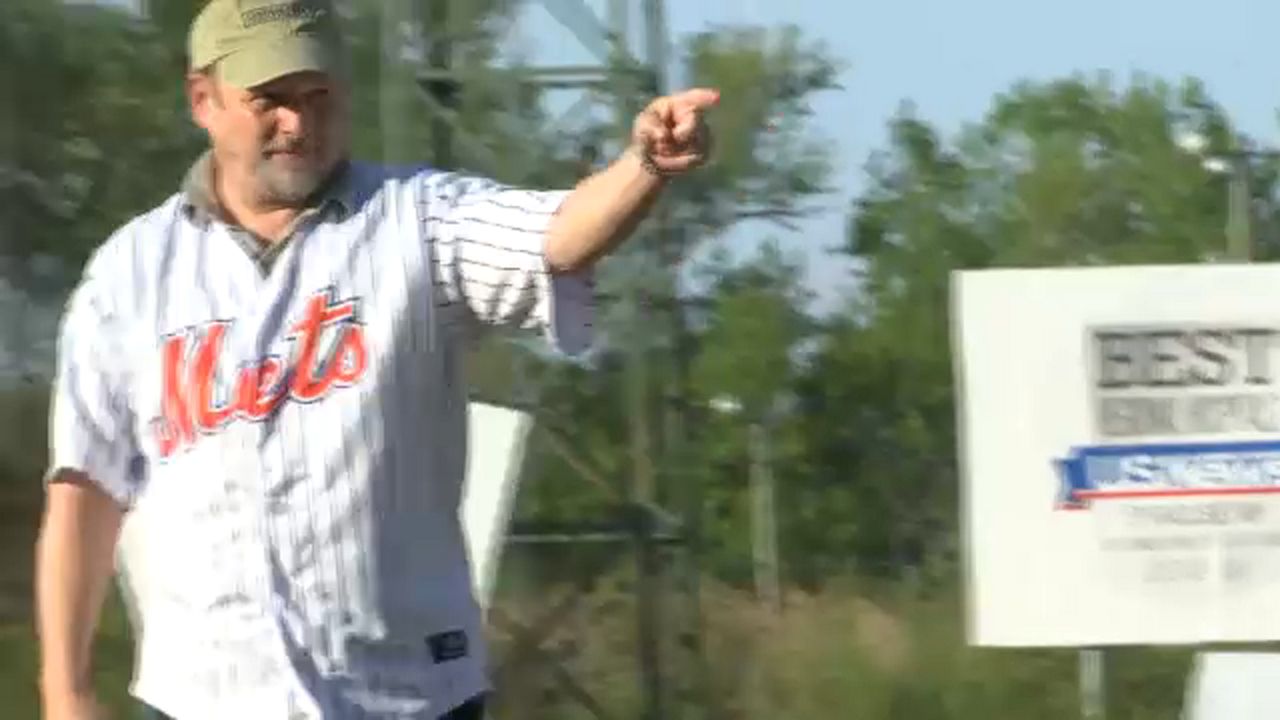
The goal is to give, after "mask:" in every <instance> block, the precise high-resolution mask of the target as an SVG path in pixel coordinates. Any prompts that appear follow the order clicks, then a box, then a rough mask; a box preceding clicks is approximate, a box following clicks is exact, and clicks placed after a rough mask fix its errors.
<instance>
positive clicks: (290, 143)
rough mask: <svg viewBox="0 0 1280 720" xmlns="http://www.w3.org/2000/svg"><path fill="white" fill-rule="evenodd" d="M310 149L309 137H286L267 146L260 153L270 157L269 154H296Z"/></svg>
mask: <svg viewBox="0 0 1280 720" xmlns="http://www.w3.org/2000/svg"><path fill="white" fill-rule="evenodd" d="M310 147H311V138H310V137H306V136H297V137H288V138H285V139H283V140H277V141H275V142H273V143H270V144H269V145H267V146H266V147H264V148H263V149H262V152H263V154H264V155H270V154H271V153H279V152H288V153H297V152H302V151H303V150H306V149H308V148H310Z"/></svg>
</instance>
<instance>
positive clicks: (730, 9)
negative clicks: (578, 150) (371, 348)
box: [520, 0, 1280, 307]
mask: <svg viewBox="0 0 1280 720" xmlns="http://www.w3.org/2000/svg"><path fill="white" fill-rule="evenodd" d="M588 3H589V4H591V5H592V6H593V7H595V8H597V9H599V10H601V11H603V9H604V6H605V3H604V2H602V1H601V0H588ZM634 4H636V5H638V4H639V3H634ZM541 13H542V11H540V10H537V9H530V10H529V11H528V16H529V18H528V22H527V23H526V25H525V27H524V28H522V30H521V32H520V35H521V37H523V38H524V42H523V43H522V44H523V45H524V46H525V47H528V48H536V49H537V50H538V52H539V54H542V53H547V55H546V57H548V59H551V60H563V61H572V60H579V61H586V60H587V59H588V58H589V56H588V55H587V54H586V52H585V51H578V48H577V46H576V45H575V43H574V42H573V40H572V39H571V38H570V36H568V35H567V34H566V33H565V32H564V31H561V30H559V29H558V28H556V27H555V26H554V24H552V23H550V21H549V20H548V19H547V18H546V17H545V15H543V14H541ZM667 13H668V22H669V24H670V27H671V32H672V34H673V36H676V38H677V39H678V38H679V37H680V36H683V35H687V34H688V33H691V32H696V31H698V30H702V29H704V28H706V27H708V25H710V24H716V23H736V22H749V23H763V24H781V23H792V24H795V25H797V26H799V27H800V28H801V29H802V30H803V31H805V33H807V34H808V35H809V36H810V37H812V38H814V39H817V40H820V41H822V42H823V43H825V44H826V45H827V47H828V48H829V49H830V50H831V51H832V52H833V54H834V55H835V56H837V57H838V58H840V59H841V60H842V61H843V62H844V63H845V65H846V71H845V73H844V75H843V77H842V78H841V80H842V85H843V87H844V89H843V90H842V91H839V92H833V93H828V94H827V95H825V96H823V97H821V98H819V100H818V102H817V104H816V110H817V117H816V118H815V130H816V131H817V132H819V133H821V134H822V135H823V136H825V137H829V138H831V139H832V140H833V141H834V145H835V148H836V151H835V157H836V169H837V174H836V177H835V184H836V186H837V187H838V188H839V190H838V191H837V192H836V194H834V195H833V196H832V197H831V198H829V199H828V200H827V201H826V202H825V203H824V208H825V211H824V213H823V214H822V215H821V216H820V217H818V218H815V219H814V220H813V221H811V222H808V223H806V224H805V225H804V226H803V228H802V229H801V230H800V231H799V232H796V233H787V232H781V233H779V237H780V238H781V239H782V240H783V241H784V243H785V244H787V245H789V246H792V247H796V248H801V249H803V250H804V251H805V253H806V255H807V257H808V258H809V260H808V264H809V269H810V273H809V275H810V277H811V279H812V282H813V285H814V288H815V289H816V290H818V291H819V292H820V293H821V294H822V295H823V298H824V302H823V303H822V305H823V306H828V307H829V306H830V305H831V304H832V303H833V302H834V299H835V297H836V295H837V292H838V291H839V289H840V288H841V287H842V286H843V285H844V284H845V281H846V277H847V275H846V273H847V267H845V266H842V265H840V264H838V263H832V262H830V261H829V259H828V258H826V257H825V256H824V254H823V248H824V247H826V246H829V245H830V244H832V243H833V242H837V241H838V240H839V238H840V235H841V233H842V232H843V227H844V222H845V209H846V208H847V206H848V202H849V200H850V199H851V198H852V197H854V196H855V195H856V193H857V192H858V191H859V189H860V188H861V186H862V178H863V174H862V166H863V163H864V162H865V160H866V158H867V155H868V154H869V153H870V152H871V151H872V150H874V149H876V148H878V147H882V146H883V143H884V138H885V134H884V128H885V123H886V122H887V120H888V119H889V118H890V116H892V114H893V113H894V112H895V111H896V110H897V109H898V107H899V106H900V104H901V103H902V102H904V101H908V100H909V101H911V102H913V103H914V104H915V106H916V107H917V109H918V112H919V114H920V116H921V117H923V118H925V119H927V120H929V121H931V122H933V123H935V124H936V125H938V126H939V127H940V128H942V129H943V130H944V131H945V132H954V131H955V130H956V129H958V128H960V127H961V126H962V125H963V124H965V123H967V122H973V121H977V120H980V119H981V117H982V115H983V114H984V112H985V111H986V109H987V107H988V106H989V104H990V101H991V99H992V97H993V96H994V95H995V94H996V93H999V92H1001V91H1003V90H1005V89H1007V88H1009V87H1010V86H1011V85H1012V84H1013V83H1014V82H1015V81H1017V80H1019V79H1023V78H1033V79H1049V78H1056V77H1062V76H1065V75H1069V74H1071V73H1074V72H1095V71H1101V70H1107V71H1110V72H1112V73H1113V74H1114V75H1115V76H1116V77H1117V79H1125V78H1128V77H1130V76H1131V75H1132V74H1133V73H1146V74H1149V75H1154V76H1160V77H1164V78H1168V79H1176V78H1180V77H1184V76H1195V77H1199V78H1200V79H1202V80H1203V81H1204V82H1205V83H1206V84H1207V86H1208V88H1209V91H1210V93H1211V94H1212V96H1213V97H1214V98H1215V99H1217V101H1218V102H1220V103H1222V104H1224V105H1225V106H1226V108H1227V109H1228V111H1229V112H1230V113H1231V114H1232V116H1233V117H1234V119H1235V120H1236V122H1237V123H1238V124H1239V125H1240V126H1241V128H1242V129H1243V130H1244V131H1245V132H1248V133H1249V134H1251V135H1254V136H1255V137H1257V138H1259V139H1261V140H1263V141H1266V142H1272V143H1280V137H1277V135H1278V134H1280V133H1278V132H1277V127H1278V126H1277V122H1276V110H1277V108H1280V82H1277V80H1276V78H1277V73H1276V70H1275V68H1276V65H1277V61H1278V55H1280V53H1277V51H1276V50H1275V46H1276V41H1275V36H1276V33H1277V29H1280V3H1277V2H1275V1H1274V0H1222V2H1220V3H1218V5H1217V10H1210V5H1209V3H1208V2H1205V1H1204V0H1200V1H1199V2H1192V1H1191V0H1164V1H1160V0H1073V2H1045V1H1043V0H1039V1H1035V0H1032V1H1030V2H1029V1H1027V0H964V1H963V2H959V1H957V0H892V1H890V2H886V1H884V0H879V1H877V2H863V1H857V0H855V1H852V2H851V1H849V0H845V1H844V2H840V1H839V0H784V1H781V2H779V1H776V0H669V1H668V9H667ZM635 23H636V24H638V21H635ZM763 232H764V231H762V230H761V229H760V228H744V229H742V230H741V231H739V232H736V233H734V236H733V238H732V242H733V243H734V244H735V245H736V246H739V247H742V246H749V245H750V243H751V242H752V241H753V240H755V239H758V238H759V237H760V235H761V234H762V233H763Z"/></svg>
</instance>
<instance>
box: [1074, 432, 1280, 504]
mask: <svg viewBox="0 0 1280 720" xmlns="http://www.w3.org/2000/svg"><path fill="white" fill-rule="evenodd" d="M1054 467H1055V469H1056V470H1057V472H1058V476H1059V480H1060V481H1061V486H1060V493H1059V496H1058V501H1057V502H1058V506H1059V507H1060V508H1077V509H1078V508H1082V507H1086V506H1087V505H1088V498H1089V496H1092V495H1096V494H1097V493H1105V492H1106V491H1107V490H1108V489H1114V488H1116V487H1117V486H1121V485H1123V486H1124V487H1125V489H1126V490H1127V491H1133V490H1137V489H1144V490H1145V489H1151V490H1160V489H1165V490H1188V491H1201V492H1203V491H1205V490H1212V489H1215V488H1217V489H1223V490H1225V489H1228V488H1234V489H1237V490H1238V489H1241V488H1250V487H1254V488H1257V487H1274V486H1278V485H1280V441H1274V440H1268V441H1254V442H1232V443H1224V442H1215V443H1176V444H1175V443H1170V444H1138V445H1096V446H1083V447H1076V448H1072V449H1071V452H1070V453H1069V454H1068V455H1067V457H1065V458H1060V459H1057V460H1054ZM1126 468H1128V469H1130V470H1136V471H1135V472H1126ZM1197 471H1199V472H1197ZM1173 477H1176V478H1177V482H1171V481H1170V478H1173ZM1209 479H1213V481H1212V482H1210V481H1209Z"/></svg>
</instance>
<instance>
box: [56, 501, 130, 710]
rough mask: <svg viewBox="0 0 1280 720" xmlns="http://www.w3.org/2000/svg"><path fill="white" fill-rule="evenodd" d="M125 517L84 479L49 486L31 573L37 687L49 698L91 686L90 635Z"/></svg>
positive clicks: (80, 691) (96, 620)
mask: <svg viewBox="0 0 1280 720" xmlns="http://www.w3.org/2000/svg"><path fill="white" fill-rule="evenodd" d="M123 516H124V513H123V510H122V509H121V508H120V507H119V506H118V505H117V504H116V503H115V501H114V500H112V499H111V498H110V497H109V496H108V495H106V494H105V493H103V492H102V491H101V490H98V489H97V488H96V487H95V486H93V485H92V484H91V483H90V482H89V480H88V478H85V477H83V476H79V477H73V478H71V479H70V481H68V482H55V483H51V484H50V485H49V489H48V499H47V505H46V508H45V514H44V520H43V524H42V527H41V529H40V537H39V540H38V541H37V545H36V578H35V587H36V615H37V625H38V630H39V635H40V656H41V657H40V662H41V665H40V688H41V693H42V694H43V695H44V697H45V699H46V701H47V702H53V701H56V700H57V699H60V698H65V697H67V696H71V695H75V694H79V693H86V692H88V691H89V689H90V653H91V649H92V646H93V636H94V634H95V632H96V630H97V626H98V620H99V616H100V614H101V611H102V605H103V601H104V600H105V599H106V594H107V589H108V588H109V587H110V581H111V577H112V574H113V571H114V567H115V563H114V560H115V547H116V540H117V539H118V537H119V534H120V526H121V523H122V521H123Z"/></svg>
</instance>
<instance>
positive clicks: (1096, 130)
mask: <svg viewBox="0 0 1280 720" xmlns="http://www.w3.org/2000/svg"><path fill="white" fill-rule="evenodd" d="M890 129H891V143H890V147H889V148H888V149H887V150H886V151H885V152H883V153H880V154H878V155H877V156H876V157H874V158H873V161H872V162H871V164H870V176H871V178H870V180H871V181H870V186H869V188H868V189H867V190H866V191H865V192H864V193H862V194H861V196H860V197H858V198H857V199H856V200H855V202H854V204H853V210H852V214H851V219H850V232H849V238H848V243H847V245H846V247H845V249H844V253H845V254H847V255H848V256H850V257H851V258H853V259H854V260H855V261H856V265H857V267H858V268H859V269H858V277H857V279H858V288H859V292H858V294H857V296H856V299H855V300H854V301H852V302H851V303H850V305H849V308H848V312H847V313H846V314H845V315H844V316H843V317H841V318H839V319H837V320H836V321H835V322H833V323H832V326H831V327H830V329H829V331H828V332H827V333H826V336H825V338H824V342H823V344H822V346H821V349H820V350H819V351H818V352H817V353H816V354H815V356H814V362H813V363H812V365H811V366H810V370H809V372H808V373H807V375H806V377H805V378H804V379H803V380H802V382H801V383H800V386H801V392H800V394H801V396H802V398H803V399H804V400H803V408H804V410H803V414H804V416H805V420H804V422H805V423H806V425H807V428H806V431H805V433H804V436H805V438H806V442H808V443H810V447H809V451H808V456H809V458H810V460H811V461H812V462H813V463H814V467H813V468H812V472H811V473H810V477H811V478H812V481H813V482H816V483H820V484H822V485H823V486H824V488H825V490H824V491H823V493H824V495H825V496H826V497H828V498H829V502H828V503H827V504H825V505H822V506H819V507H818V508H817V510H816V511H817V512H824V513H831V514H832V516H830V517H829V520H830V521H831V522H832V523H836V522H837V521H838V518H836V517H834V515H835V514H837V513H838V514H842V515H843V516H844V523H845V526H844V529H843V530H840V531H836V532H833V533H832V537H833V540H835V541H837V542H838V543H839V544H838V545H834V546H831V547H829V549H828V550H827V551H826V552H825V553H817V554H816V555H815V557H828V558H836V557H844V558H848V559H849V561H850V562H851V563H852V564H853V566H854V567H857V568H858V569H861V570H878V571H880V572H884V573H888V574H896V573H899V572H900V571H902V570H904V569H906V570H908V571H910V570H918V569H920V568H921V567H926V566H927V562H928V560H930V559H937V558H941V559H943V560H944V561H945V560H949V559H950V558H952V557H953V556H954V553H955V551H956V547H955V544H956V525H955V523H956V518H957V514H958V508H957V497H956V487H957V483H958V480H957V473H956V468H955V462H954V457H955V450H956V440H955V430H956V428H955V420H954V396H953V387H952V382H951V359H950V353H949V341H950V339H949V329H950V325H949V316H948V299H949V277H950V273H951V272H952V271H953V270H955V269H957V268H979V267H992V266H1057V265H1079V264H1115V263H1167V262H1197V261H1203V260H1209V259H1213V258H1215V257H1220V256H1221V249H1222V248H1223V247H1224V241H1223V227H1224V218H1225V198H1226V194H1225V189H1224V187H1223V184H1222V180H1221V179H1220V178H1216V177H1215V176H1213V175H1211V174H1210V173H1208V172H1207V171H1206V170H1205V169H1204V167H1203V166H1202V163H1201V160H1200V159H1199V158H1196V157H1192V156H1190V155H1188V154H1187V153H1186V152H1184V151H1182V150H1181V149H1180V148H1179V147H1178V144H1177V143H1176V142H1175V139H1176V137H1177V136H1178V134H1179V133H1180V132H1182V131H1185V130H1189V129H1195V130H1200V131H1204V132H1205V133H1206V134H1208V135H1209V137H1210V138H1211V142H1212V145H1213V147H1215V148H1217V149H1219V150H1221V149H1223V148H1224V147H1225V146H1226V145H1227V143H1229V142H1231V140H1230V138H1232V137H1233V136H1234V134H1235V133H1234V132H1233V131H1232V130H1231V129H1230V127H1229V123H1228V122H1227V120H1226V118H1225V116H1224V115H1223V114H1222V113H1221V112H1220V111H1218V110H1217V109H1216V108H1215V107H1214V105H1213V103H1212V102H1211V101H1210V100H1209V98H1208V97H1207V96H1206V94H1205V92H1204V91H1203V89H1202V88H1201V87H1200V86H1199V85H1198V84H1196V83H1194V82H1186V83H1184V84H1182V85H1179V86H1173V85H1170V84H1168V83H1165V82H1160V81H1155V80H1146V79H1139V80H1138V81H1136V82H1134V83H1133V84H1131V85H1129V86H1126V87H1116V86H1114V85H1113V84H1112V83H1111V82H1109V80H1108V79H1107V78H1106V77H1105V76H1104V77H1101V78H1097V79H1092V80H1089V79H1083V78H1072V79H1067V80H1061V81H1055V82H1049V83H1044V84H1029V83H1028V84H1020V85H1018V86H1016V87H1015V88H1013V90H1012V91H1010V92H1009V93H1006V94H1004V95H1001V96H999V97H997V98H996V99H995V102H994V104H993V106H992V108H991V110H990V111H989V112H988V114H987V116H986V117H985V118H984V119H983V121H982V122H981V123H980V124H977V125H975V126H973V127H970V128H968V129H966V130H965V131H964V132H962V133H960V135H959V137H958V138H956V140H955V141H954V142H947V141H944V140H943V139H942V138H941V137H939V135H938V133H937V132H936V131H935V130H934V129H933V128H932V127H930V126H929V124H928V123H927V122H925V121H923V120H921V119H919V118H917V117H915V116H914V114H913V113H912V112H911V111H910V110H909V109H907V110H904V111H903V112H902V113H901V114H900V115H899V116H898V117H896V118H895V119H894V120H893V121H892V123H891V126H890ZM1261 170H1262V178H1263V180H1264V182H1261V183H1259V184H1258V186H1257V191H1258V193H1259V196H1260V197H1269V196H1270V195H1271V193H1272V183H1273V181H1274V175H1273V174H1272V173H1270V172H1269V169H1268V168H1261ZM826 527H831V525H827V526H826ZM823 540H824V539H823V537H821V536H817V535H815V536H814V537H812V538H811V541H812V542H813V543H817V544H819V545H820V544H822V543H823ZM846 543H847V544H846ZM944 564H945V562H944Z"/></svg>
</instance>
